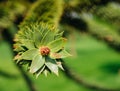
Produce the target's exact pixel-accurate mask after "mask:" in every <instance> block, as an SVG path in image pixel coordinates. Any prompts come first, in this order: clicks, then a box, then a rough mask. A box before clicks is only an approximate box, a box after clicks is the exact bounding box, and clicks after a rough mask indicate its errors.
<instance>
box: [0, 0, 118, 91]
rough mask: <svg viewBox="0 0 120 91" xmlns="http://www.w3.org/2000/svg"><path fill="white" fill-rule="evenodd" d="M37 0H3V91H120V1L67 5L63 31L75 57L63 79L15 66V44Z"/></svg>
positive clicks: (68, 1)
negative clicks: (16, 36) (23, 23)
mask: <svg viewBox="0 0 120 91" xmlns="http://www.w3.org/2000/svg"><path fill="white" fill-rule="evenodd" d="M36 1H37V0H0V91H120V1H119V0H64V12H63V14H62V16H61V20H60V23H59V28H60V30H64V31H65V32H64V36H65V37H67V38H68V43H67V45H66V48H67V49H68V51H69V52H70V53H71V54H72V55H73V56H72V57H68V58H65V59H64V62H65V64H66V65H67V68H66V69H67V70H65V71H60V72H59V74H60V75H59V76H58V77H57V76H55V75H54V74H49V75H48V76H47V77H45V76H44V75H43V74H42V75H40V76H39V78H38V79H35V77H34V76H33V75H31V74H29V73H28V72H27V71H26V67H23V69H22V71H21V70H20V69H19V67H17V65H16V64H15V63H14V61H13V57H14V52H13V47H12V45H13V39H14V35H15V34H16V33H17V31H18V30H19V28H18V26H19V24H20V23H21V22H22V21H23V19H24V17H25V15H26V14H27V12H28V11H29V8H31V6H32V5H33V3H34V2H36ZM56 2H59V0H56ZM50 8H51V6H50ZM65 67H66V66H65ZM30 84H31V85H30ZM31 86H33V87H31ZM30 87H31V88H34V90H31V88H30Z"/></svg>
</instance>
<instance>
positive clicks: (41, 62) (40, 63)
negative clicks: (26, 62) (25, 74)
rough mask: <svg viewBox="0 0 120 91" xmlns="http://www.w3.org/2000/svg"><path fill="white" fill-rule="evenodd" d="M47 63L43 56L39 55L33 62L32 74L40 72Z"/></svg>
mask: <svg viewBox="0 0 120 91" xmlns="http://www.w3.org/2000/svg"><path fill="white" fill-rule="evenodd" d="M44 63H45V58H44V57H42V56H41V55H37V56H35V57H34V59H33V60H32V63H31V66H30V72H31V73H35V72H36V71H38V70H39V69H40V68H41V67H42V66H43V65H44Z"/></svg>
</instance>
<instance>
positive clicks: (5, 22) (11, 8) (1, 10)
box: [0, 1, 26, 28]
mask: <svg viewBox="0 0 120 91" xmlns="http://www.w3.org/2000/svg"><path fill="white" fill-rule="evenodd" d="M5 6H6V7H5ZM25 10H26V7H25V6H24V5H23V4H22V3H20V2H14V3H13V2H12V1H11V2H10V1H7V2H4V3H0V28H8V27H10V26H12V25H13V23H14V21H16V19H17V17H18V16H21V15H22V14H23V13H24V12H25Z"/></svg>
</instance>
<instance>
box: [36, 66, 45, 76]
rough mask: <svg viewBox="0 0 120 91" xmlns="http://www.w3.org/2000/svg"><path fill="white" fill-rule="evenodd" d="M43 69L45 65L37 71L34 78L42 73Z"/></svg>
mask: <svg viewBox="0 0 120 91" xmlns="http://www.w3.org/2000/svg"><path fill="white" fill-rule="evenodd" d="M44 69H45V65H44V66H43V67H42V68H41V69H39V71H38V72H37V73H36V78H38V76H39V75H40V74H41V73H42V72H43V71H44Z"/></svg>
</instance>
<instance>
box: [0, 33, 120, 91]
mask: <svg viewBox="0 0 120 91" xmlns="http://www.w3.org/2000/svg"><path fill="white" fill-rule="evenodd" d="M73 35H74V36H72V37H74V38H70V39H69V41H70V42H69V43H68V49H72V50H70V52H71V51H72V52H73V51H74V52H76V53H73V57H70V58H66V59H65V62H66V63H67V64H68V66H69V67H71V68H72V69H73V70H74V71H75V72H76V73H78V74H79V75H80V77H81V78H82V79H84V80H85V81H86V82H87V83H90V84H97V85H100V86H103V87H109V88H119V84H120V54H118V53H116V52H115V51H114V50H112V49H110V48H109V47H107V46H106V45H105V44H104V43H103V42H99V41H97V40H95V39H94V38H92V37H90V36H88V35H87V36H86V35H80V34H73ZM71 39H72V40H71ZM0 51H1V52H0V72H2V71H3V72H6V73H9V74H10V75H14V77H12V76H11V77H5V76H4V75H3V74H1V73H0V91H28V89H27V86H26V84H25V82H24V80H23V78H22V77H21V75H20V73H19V72H18V70H17V68H16V67H15V66H14V63H13V62H12V54H11V51H10V48H9V45H8V44H7V43H6V42H4V41H3V42H1V43H0ZM30 77H31V78H32V80H33V81H34V83H35V84H36V86H37V88H38V91H93V90H89V89H87V88H84V87H82V86H79V85H78V84H76V83H75V82H73V81H71V80H70V79H68V78H67V77H65V76H64V75H63V73H62V72H60V76H59V77H57V76H55V75H50V74H49V75H48V77H45V76H44V75H41V76H39V78H38V79H35V78H34V77H33V76H31V75H30Z"/></svg>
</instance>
